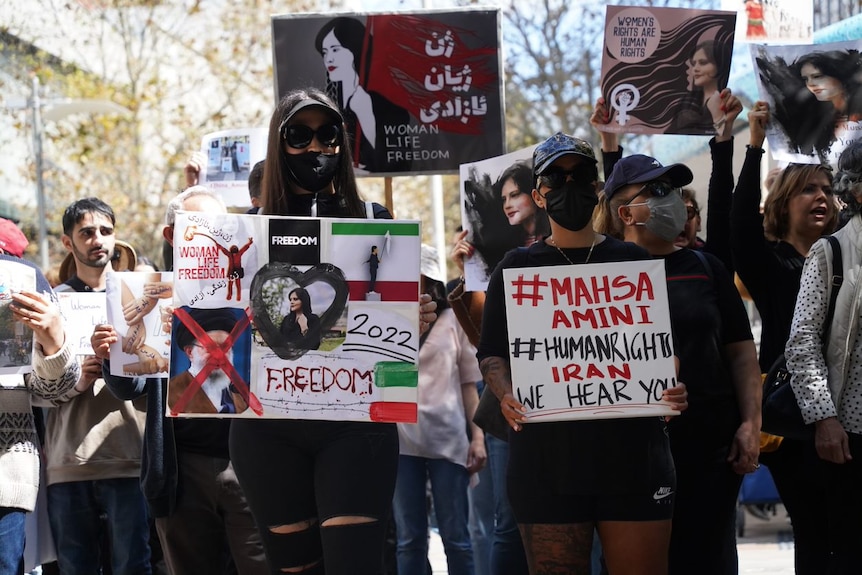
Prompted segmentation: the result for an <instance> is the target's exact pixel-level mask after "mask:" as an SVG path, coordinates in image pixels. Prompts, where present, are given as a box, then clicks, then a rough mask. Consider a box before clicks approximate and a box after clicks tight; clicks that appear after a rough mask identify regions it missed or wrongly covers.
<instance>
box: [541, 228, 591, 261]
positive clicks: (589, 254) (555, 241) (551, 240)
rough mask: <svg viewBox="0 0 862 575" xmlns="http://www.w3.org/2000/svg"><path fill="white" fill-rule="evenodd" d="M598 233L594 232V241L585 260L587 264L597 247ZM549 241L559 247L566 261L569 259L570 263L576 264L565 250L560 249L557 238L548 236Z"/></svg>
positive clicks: (558, 249)
mask: <svg viewBox="0 0 862 575" xmlns="http://www.w3.org/2000/svg"><path fill="white" fill-rule="evenodd" d="M597 235H598V234H595V233H594V234H593V243H592V244H590V251H589V252H588V253H587V259H585V260H584V263H585V264H588V263H590V257H591V256H592V255H593V248H594V247H596V236H597ZM548 241H549V242H551V245H552V246H554V247H555V248H557V251H558V252H560V255H561V256H563V257H564V258H566V261H567V262H569V263H570V264H572V265H575V262H573V261H572V260H570V259H569V256H567V255H566V254H565V252H563V250H561V249H560V246H558V245H557V240H555V239H554V238H553V237H550V238H548Z"/></svg>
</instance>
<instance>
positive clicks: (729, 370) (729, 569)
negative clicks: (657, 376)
mask: <svg viewBox="0 0 862 575" xmlns="http://www.w3.org/2000/svg"><path fill="white" fill-rule="evenodd" d="M692 177H693V176H692V173H691V170H689V169H688V168H687V167H686V166H684V165H682V164H673V165H670V166H662V165H661V164H660V163H659V162H658V160H656V159H655V158H651V157H649V156H643V155H633V156H629V157H626V158H623V159H621V160H620V161H618V162H617V163H616V165H615V166H614V169H613V172H612V173H611V175H610V177H609V178H608V179H607V182H606V183H605V189H604V195H603V199H602V200H601V201H602V202H603V203H604V204H605V205H604V210H603V211H604V213H605V214H608V216H606V217H610V218H612V220H613V221H612V222H610V223H609V224H608V225H609V226H611V227H612V228H613V229H615V230H617V231H618V232H619V233H621V234H622V236H623V238H624V239H625V240H626V241H629V242H633V243H636V244H638V245H639V246H641V247H643V248H645V249H646V250H647V251H649V253H650V254H651V255H652V256H653V257H655V258H662V259H663V260H664V262H665V271H666V274H667V289H668V303H669V307H670V315H671V326H672V328H673V334H674V352H675V353H676V355H677V357H679V360H680V366H679V380H680V381H684V382H685V384H686V386H687V389H688V394H689V408H688V410H686V412H685V413H683V414H682V415H681V416H679V417H676V418H674V419H672V420H671V421H670V422H669V423H668V431H669V433H670V445H671V452H672V453H673V461H674V464H675V466H676V480H677V484H676V501H675V506H674V511H673V529H672V532H671V539H670V554H669V571H668V572H669V573H670V574H671V575H677V574H678V575H682V574H687V573H692V572H697V573H704V574H715V575H731V574H733V575H735V574H736V573H737V571H738V565H737V555H736V535H735V524H736V502H737V496H738V492H739V487H740V484H741V483H742V476H743V475H744V474H746V473H750V472H752V471H754V470H755V469H756V468H757V456H758V450H759V441H760V369H759V368H758V366H757V356H756V352H755V347H754V341H753V339H752V335H751V328H750V326H749V322H748V315H747V313H746V311H745V307H744V306H743V303H742V299H741V298H740V296H739V293H738V292H737V291H736V288H735V286H734V284H733V279H732V276H731V275H730V274H729V273H728V271H727V269H726V268H725V267H724V265H723V264H722V263H721V261H720V260H719V259H717V258H716V257H714V256H713V255H711V254H709V253H701V252H695V251H694V250H690V249H686V248H680V247H678V246H677V245H675V242H676V240H677V238H678V236H679V233H680V231H681V230H682V229H683V227H684V226H685V223H686V220H687V210H686V206H685V203H684V202H683V199H682V195H681V193H680V190H679V188H680V187H681V186H684V185H686V184H688V183H690V182H691V180H692Z"/></svg>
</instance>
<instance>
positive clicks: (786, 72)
mask: <svg viewBox="0 0 862 575" xmlns="http://www.w3.org/2000/svg"><path fill="white" fill-rule="evenodd" d="M755 62H756V63H757V67H758V70H759V74H760V78H761V81H762V82H761V83H762V84H763V87H764V88H765V89H766V91H767V92H768V93H769V95H770V96H771V97H772V100H773V101H774V102H775V105H774V107H773V110H772V116H773V117H774V118H775V120H776V121H778V123H779V124H780V125H781V127H782V129H783V131H784V133H785V134H786V135H787V139H788V142H787V146H788V148H789V149H790V150H791V151H793V152H797V153H800V154H808V155H815V154H816V155H819V156H820V158H821V159H823V160H825V159H826V158H827V155H828V152H829V148H830V147H831V146H832V143H833V142H834V141H835V123H836V121H837V120H838V119H839V118H840V117H841V116H842V115H844V114H846V115H847V116H848V117H858V116H859V115H860V114H862V90H859V88H860V78H859V76H860V72H862V58H860V54H859V52H858V51H857V50H830V51H825V52H811V53H809V54H805V55H803V56H800V57H799V58H797V59H796V60H794V61H793V63H792V64H787V62H786V61H785V60H784V58H782V57H780V56H776V57H775V58H770V56H769V55H768V54H767V53H766V52H765V51H762V52H761V54H760V55H759V56H758V57H756V58H755ZM805 64H811V65H812V66H815V67H816V68H817V69H819V70H820V71H821V72H822V73H823V74H824V75H826V76H830V77H832V78H835V79H837V80H839V81H840V82H841V85H842V88H843V89H844V93H845V97H846V109H845V110H837V109H836V108H835V106H834V105H833V104H832V102H821V101H819V100H818V99H817V98H816V97H815V96H814V94H812V93H811V91H810V90H809V89H808V87H807V86H806V84H805V82H804V81H803V80H802V74H801V71H802V66H804V65H805Z"/></svg>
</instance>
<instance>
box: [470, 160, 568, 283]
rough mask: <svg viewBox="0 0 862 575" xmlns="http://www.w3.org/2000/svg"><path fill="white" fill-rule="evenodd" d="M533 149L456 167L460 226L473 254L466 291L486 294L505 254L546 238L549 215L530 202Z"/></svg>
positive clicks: (531, 200)
mask: <svg viewBox="0 0 862 575" xmlns="http://www.w3.org/2000/svg"><path fill="white" fill-rule="evenodd" d="M533 148H535V146H529V147H527V148H523V149H521V150H518V151H516V152H512V153H509V154H504V155H502V156H497V157H494V158H488V159H487V160H480V161H478V162H472V163H466V164H461V223H462V226H463V228H464V229H465V230H467V231H468V234H467V240H468V241H469V242H470V243H471V244H472V245H473V247H474V248H475V252H474V253H473V256H472V257H470V258H468V259H466V260H465V261H464V280H465V282H466V289H467V290H468V291H485V290H486V289H487V287H488V278H489V277H490V276H491V272H492V271H494V268H495V267H497V264H498V263H500V260H502V259H503V256H504V255H505V254H506V252H508V251H509V250H511V249H513V248H517V247H522V246H529V245H530V244H532V243H533V242H535V241H536V239H537V238H538V237H539V236H547V235H549V234H550V233H551V229H550V224H549V223H548V215H547V213H546V212H545V210H541V209H539V208H537V207H536V204H535V202H533V198H532V195H531V194H532V191H533V185H534V182H533Z"/></svg>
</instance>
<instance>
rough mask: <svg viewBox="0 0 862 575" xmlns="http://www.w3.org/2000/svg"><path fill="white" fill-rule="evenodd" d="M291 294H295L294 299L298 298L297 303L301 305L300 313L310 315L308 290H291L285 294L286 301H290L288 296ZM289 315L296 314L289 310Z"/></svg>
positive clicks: (300, 288)
mask: <svg viewBox="0 0 862 575" xmlns="http://www.w3.org/2000/svg"><path fill="white" fill-rule="evenodd" d="M293 294H296V297H298V298H299V303H301V304H302V313H303V314H305V315H311V313H312V311H311V296H310V295H308V290H307V289H305V288H302V287H296V288H293V289H292V290H290V291H289V292H288V293H287V297H288V299H290V296H292V295H293ZM289 315H292V316H295V315H296V314H295V313H294V312H293V310H290V314H289Z"/></svg>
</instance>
